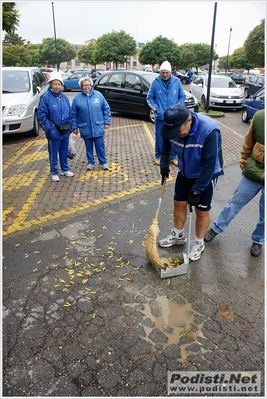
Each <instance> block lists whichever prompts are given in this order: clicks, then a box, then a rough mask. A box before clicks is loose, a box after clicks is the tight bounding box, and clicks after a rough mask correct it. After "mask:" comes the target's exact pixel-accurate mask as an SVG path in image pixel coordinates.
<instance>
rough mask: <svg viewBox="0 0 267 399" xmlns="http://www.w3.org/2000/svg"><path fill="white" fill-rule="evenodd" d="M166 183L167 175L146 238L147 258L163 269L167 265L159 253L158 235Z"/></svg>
mask: <svg viewBox="0 0 267 399" xmlns="http://www.w3.org/2000/svg"><path fill="white" fill-rule="evenodd" d="M165 183H166V177H165V178H164V181H163V184H162V188H161V191H160V195H159V198H158V207H157V210H156V214H155V217H154V219H153V222H152V224H151V226H150V228H149V231H148V234H147V238H146V245H145V252H146V257H147V259H148V260H149V261H150V262H151V263H152V265H154V266H157V267H159V268H161V269H165V268H166V266H164V264H163V263H162V262H161V260H160V257H159V253H158V248H157V237H158V235H159V232H160V230H159V226H158V216H159V210H160V206H161V199H162V197H163V193H164V189H165Z"/></svg>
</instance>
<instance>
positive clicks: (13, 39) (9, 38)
mask: <svg viewBox="0 0 267 399" xmlns="http://www.w3.org/2000/svg"><path fill="white" fill-rule="evenodd" d="M2 43H3V45H4V46H12V45H14V44H18V45H19V46H23V44H24V43H25V39H22V37H21V36H19V35H18V34H17V33H15V32H8V33H6V34H5V36H4V40H3V42H2Z"/></svg>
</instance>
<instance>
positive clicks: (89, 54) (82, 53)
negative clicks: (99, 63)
mask: <svg viewBox="0 0 267 399" xmlns="http://www.w3.org/2000/svg"><path fill="white" fill-rule="evenodd" d="M95 46H96V42H92V43H89V44H87V45H86V46H82V47H81V49H80V50H79V51H78V54H77V57H78V60H79V61H80V62H84V63H85V64H93V65H96V63H95V59H94V57H93V53H94V49H95Z"/></svg>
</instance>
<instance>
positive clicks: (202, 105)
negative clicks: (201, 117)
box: [200, 96, 206, 109]
mask: <svg viewBox="0 0 267 399" xmlns="http://www.w3.org/2000/svg"><path fill="white" fill-rule="evenodd" d="M200 103H201V108H203V109H205V108H206V99H205V96H202V97H201V102H200Z"/></svg>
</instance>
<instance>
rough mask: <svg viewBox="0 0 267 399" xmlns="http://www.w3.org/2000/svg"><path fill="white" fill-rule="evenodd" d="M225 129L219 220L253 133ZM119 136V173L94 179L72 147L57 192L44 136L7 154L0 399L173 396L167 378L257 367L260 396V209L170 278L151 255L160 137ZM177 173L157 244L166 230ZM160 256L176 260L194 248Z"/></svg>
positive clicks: (224, 125)
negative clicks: (156, 140) (256, 232)
mask: <svg viewBox="0 0 267 399" xmlns="http://www.w3.org/2000/svg"><path fill="white" fill-rule="evenodd" d="M218 123H219V124H220V125H221V129H222V136H223V150H224V159H225V168H224V169H225V175H224V176H222V177H220V179H219V182H218V185H217V187H216V190H215V194H214V200H213V208H212V210H211V221H213V220H214V219H215V218H216V216H217V215H218V213H219V211H220V210H221V208H222V207H223V206H224V204H225V203H226V202H227V200H228V198H229V197H230V196H231V195H232V193H233V191H234V189H235V187H236V185H237V182H238V181H239V178H240V169H239V154H240V149H241V145H242V142H243V137H244V135H245V133H246V131H247V129H248V125H246V124H243V123H242V122H241V118H240V113H226V115H225V117H224V118H220V119H218ZM112 127H113V131H112V130H111V132H110V133H109V134H108V135H107V139H106V143H107V152H108V158H109V160H110V164H111V165H112V168H111V171H109V172H108V173H107V174H106V175H103V172H102V171H100V169H99V170H98V168H97V167H96V170H95V171H94V172H91V173H90V174H88V173H86V172H85V166H86V162H85V159H84V148H83V143H82V141H79V138H77V149H78V157H77V159H76V160H74V161H73V164H71V167H72V170H73V171H74V172H75V177H74V178H73V179H68V178H64V179H63V178H61V181H60V182H59V183H57V184H56V185H55V183H52V182H50V178H49V175H48V173H47V170H46V168H47V164H48V160H47V156H45V151H46V147H45V140H44V136H43V134H40V136H39V137H38V138H36V139H32V138H25V139H21V140H19V141H18V142H16V141H14V142H13V141H11V142H4V144H3V250H2V252H3V262H2V263H3V272H2V279H3V283H2V319H3V326H2V334H3V341H2V358H3V365H2V367H3V377H2V379H3V381H2V387H3V388H2V397H25V396H31V397H47V396H51V397H56V396H62V397H80V396H89V397H90V396H92V397H98V396H107V397H128V396H131V397H139V396H142V397H144V396H152V397H154V396H159V397H166V396H167V373H168V371H195V372H208V371H249V370H250V371H255V370H257V371H261V378H262V384H261V392H260V393H258V394H257V395H254V396H265V392H264V389H265V388H264V370H265V363H264V351H265V340H264V338H265V329H264V327H265V319H264V305H265V304H264V294H265V287H264V275H265V270H264V253H263V254H262V256H261V257H259V258H253V257H252V256H251V255H250V247H251V232H252V230H253V228H254V225H255V224H256V222H257V218H258V200H259V198H258V197H256V198H255V199H254V200H253V201H252V202H251V203H250V204H248V205H247V207H246V208H245V209H244V210H242V211H241V212H240V214H239V215H238V216H237V217H236V218H235V220H234V221H233V222H232V223H231V224H230V226H229V227H228V229H227V230H226V231H225V232H224V233H223V234H221V235H218V236H217V237H216V238H215V239H214V241H213V242H212V243H209V244H206V248H205V251H204V252H203V254H202V257H201V259H200V260H199V261H196V262H190V264H189V267H188V272H187V273H186V274H184V275H180V276H176V277H172V278H165V279H162V278H161V276H160V270H159V269H157V268H156V267H154V266H153V265H151V264H150V263H149V262H148V260H147V259H146V256H145V252H144V244H145V239H146V234H147V232H148V229H149V227H150V225H151V223H152V219H153V218H154V216H155V212H156V207H157V200H158V195H159V191H160V188H161V187H160V179H159V169H158V166H156V165H155V164H154V162H153V161H154V159H153V152H154V151H153V128H154V127H153V125H152V124H149V123H146V122H144V121H140V120H133V119H127V118H120V117H119V116H113V124H112ZM23 157H25V158H23ZM33 161H34V164H33ZM33 165H34V166H33ZM32 171H34V172H36V173H34V176H32V179H31V180H30V181H29V176H30V173H31V172H32ZM176 171H177V169H176V168H175V167H174V166H172V170H171V178H170V179H169V180H168V182H167V185H166V189H165V193H164V196H163V200H162V204H161V209H160V214H159V227H160V233H159V238H161V237H164V236H165V235H167V234H169V232H170V230H171V228H172V198H173V188H174V182H175V175H176ZM93 173H94V174H93ZM22 176H24V177H22ZM26 176H27V178H26ZM23 179H25V180H23ZM20 181H22V183H23V184H21V187H20V183H19V182H20ZM27 183H28V185H27ZM18 186H19V188H18ZM192 218H193V220H192V232H193V231H194V228H193V227H194V214H193V216H192ZM188 228H189V226H188V221H187V223H186V226H185V230H186V232H188ZM158 250H159V254H160V255H161V256H163V255H164V254H165V255H166V254H168V255H169V256H171V254H173V253H175V252H178V251H179V252H180V251H183V252H186V251H187V246H186V245H185V246H183V247H179V248H178V249H177V247H176V248H175V247H173V248H170V249H168V250H165V251H163V250H162V249H160V248H158ZM173 396H175V394H173ZM185 396H199V394H195V393H189V394H188V395H185ZM206 396H207V395H206ZM209 396H223V395H222V394H211V395H209ZM226 396H233V394H229V395H226ZM236 396H249V394H244V393H241V392H237V393H236ZM252 396H253V395H252Z"/></svg>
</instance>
